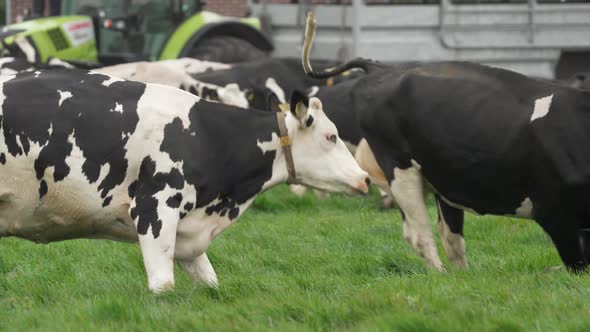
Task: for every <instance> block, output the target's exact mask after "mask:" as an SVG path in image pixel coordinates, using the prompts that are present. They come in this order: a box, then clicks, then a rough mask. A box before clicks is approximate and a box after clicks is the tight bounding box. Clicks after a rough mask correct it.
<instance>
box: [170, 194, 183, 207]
mask: <svg viewBox="0 0 590 332" xmlns="http://www.w3.org/2000/svg"><path fill="white" fill-rule="evenodd" d="M180 203H182V194H181V193H176V195H174V196H172V197H170V198H168V200H166V204H167V205H168V206H169V207H171V208H173V209H176V208H178V207H180Z"/></svg>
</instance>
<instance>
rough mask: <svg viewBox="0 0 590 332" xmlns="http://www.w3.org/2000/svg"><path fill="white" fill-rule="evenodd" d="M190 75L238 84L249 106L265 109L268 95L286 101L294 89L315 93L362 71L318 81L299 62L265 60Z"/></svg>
mask: <svg viewBox="0 0 590 332" xmlns="http://www.w3.org/2000/svg"><path fill="white" fill-rule="evenodd" d="M296 64H297V66H296ZM326 65H327V63H325V62H322V63H321V66H326ZM191 76H193V77H194V78H195V79H197V80H199V81H202V82H207V83H210V84H215V85H221V86H223V85H226V84H230V83H235V84H237V85H238V86H239V87H240V89H241V90H242V91H245V92H246V97H247V98H248V102H249V105H250V107H254V108H257V109H266V108H267V104H268V98H269V97H270V96H272V95H275V96H277V98H278V100H279V102H281V103H286V97H285V96H289V95H290V94H291V93H293V91H295V90H298V91H305V90H309V91H310V94H313V93H314V92H315V91H317V87H321V86H326V85H332V84H334V83H335V82H342V81H345V80H348V79H352V78H354V77H357V76H359V73H358V71H357V72H348V73H344V74H341V75H340V74H339V75H337V76H336V78H335V79H334V78H329V79H326V80H316V79H313V78H310V77H308V76H307V75H306V74H305V73H304V72H303V70H301V66H300V65H299V62H297V63H296V62H294V61H292V60H290V59H263V60H260V61H253V62H247V63H240V64H234V65H233V67H232V68H229V69H225V70H216V71H209V72H204V73H200V74H196V75H191Z"/></svg>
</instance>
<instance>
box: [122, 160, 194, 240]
mask: <svg viewBox="0 0 590 332" xmlns="http://www.w3.org/2000/svg"><path fill="white" fill-rule="evenodd" d="M166 186H169V187H171V188H174V189H182V188H183V187H184V180H183V176H182V174H181V173H180V171H179V170H178V169H176V168H173V169H172V170H171V171H170V172H169V173H161V172H156V162H155V161H153V160H152V159H151V158H150V157H149V156H148V157H145V158H144V159H143V161H142V163H141V166H140V168H139V177H138V179H137V181H136V183H134V184H132V185H131V186H130V188H129V189H128V190H129V192H130V196H131V194H133V196H132V197H133V199H134V200H135V207H134V208H133V209H131V214H132V218H133V219H134V220H136V218H137V220H136V221H137V232H138V233H139V234H142V235H145V234H146V233H147V230H148V229H149V227H150V226H151V227H152V234H153V235H154V238H157V237H158V236H160V229H161V228H162V220H161V219H160V217H159V216H158V204H159V202H158V200H157V199H156V198H155V197H154V195H155V194H156V193H158V192H160V191H162V190H164V188H166ZM131 187H133V188H131ZM131 191H133V192H131ZM172 198H173V199H168V200H167V201H166V204H168V206H170V207H172V208H178V207H180V203H181V202H182V195H181V194H180V193H178V194H177V195H175V196H173V197H172ZM174 199H177V200H178V202H174Z"/></svg>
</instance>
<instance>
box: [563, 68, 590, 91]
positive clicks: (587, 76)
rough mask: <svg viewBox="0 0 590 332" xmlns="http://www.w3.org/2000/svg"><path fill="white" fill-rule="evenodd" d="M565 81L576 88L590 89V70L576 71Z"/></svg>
mask: <svg viewBox="0 0 590 332" xmlns="http://www.w3.org/2000/svg"><path fill="white" fill-rule="evenodd" d="M564 83H565V84H568V85H569V86H572V87H574V88H578V89H582V90H588V91H590V72H581V73H576V74H574V75H572V77H570V78H569V79H567V80H565V82H564Z"/></svg>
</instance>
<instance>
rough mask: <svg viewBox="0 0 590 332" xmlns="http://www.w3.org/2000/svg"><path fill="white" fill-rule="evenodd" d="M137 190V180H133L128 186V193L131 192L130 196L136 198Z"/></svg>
mask: <svg viewBox="0 0 590 332" xmlns="http://www.w3.org/2000/svg"><path fill="white" fill-rule="evenodd" d="M136 190H137V181H133V182H131V184H130V185H129V187H128V188H127V193H128V194H129V197H131V198H134V197H135V191H136Z"/></svg>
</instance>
